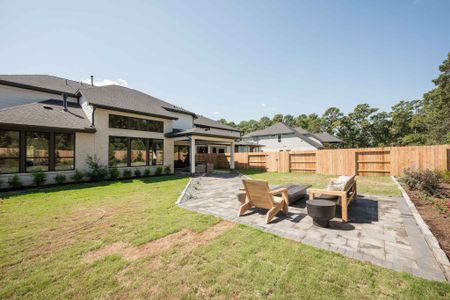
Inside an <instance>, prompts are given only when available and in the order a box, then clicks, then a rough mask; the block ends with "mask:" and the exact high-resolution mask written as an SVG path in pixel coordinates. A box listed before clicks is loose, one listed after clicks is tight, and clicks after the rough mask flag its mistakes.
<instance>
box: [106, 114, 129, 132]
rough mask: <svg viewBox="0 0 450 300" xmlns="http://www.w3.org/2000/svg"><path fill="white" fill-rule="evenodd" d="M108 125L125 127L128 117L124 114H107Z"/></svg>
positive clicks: (126, 126)
mask: <svg viewBox="0 0 450 300" xmlns="http://www.w3.org/2000/svg"><path fill="white" fill-rule="evenodd" d="M109 127H110V128H121V129H127V128H128V118H127V117H125V116H118V115H109Z"/></svg>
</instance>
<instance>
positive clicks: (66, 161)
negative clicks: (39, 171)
mask: <svg viewBox="0 0 450 300" xmlns="http://www.w3.org/2000/svg"><path fill="white" fill-rule="evenodd" d="M73 169H75V135H74V134H71V133H55V171H63V170H73Z"/></svg>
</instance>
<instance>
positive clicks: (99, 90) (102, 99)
mask: <svg viewBox="0 0 450 300" xmlns="http://www.w3.org/2000/svg"><path fill="white" fill-rule="evenodd" d="M80 93H81V95H82V96H84V97H86V99H87V101H88V102H89V104H93V105H95V106H98V107H103V108H110V109H119V110H123V111H128V112H134V113H138V114H146V115H151V116H157V117H162V118H168V119H177V117H176V116H175V115H174V114H172V113H171V112H170V111H168V110H166V109H164V108H163V106H162V105H163V103H166V102H164V101H162V100H159V99H157V98H154V97H152V96H150V95H147V94H144V93H142V92H140V91H138V90H134V89H130V88H126V87H123V86H118V85H107V86H101V87H95V88H87V89H80Z"/></svg>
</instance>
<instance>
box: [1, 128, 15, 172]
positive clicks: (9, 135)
mask: <svg viewBox="0 0 450 300" xmlns="http://www.w3.org/2000/svg"><path fill="white" fill-rule="evenodd" d="M18 172H19V132H18V131H8V130H0V173H1V174H4V173H18Z"/></svg>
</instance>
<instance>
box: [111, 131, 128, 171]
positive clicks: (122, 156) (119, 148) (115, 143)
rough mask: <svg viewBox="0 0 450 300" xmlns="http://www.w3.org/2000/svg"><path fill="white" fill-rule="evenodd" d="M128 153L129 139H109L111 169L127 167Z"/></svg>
mask: <svg viewBox="0 0 450 300" xmlns="http://www.w3.org/2000/svg"><path fill="white" fill-rule="evenodd" d="M127 152H128V139H127V138H126V137H113V136H111V137H109V160H108V165H109V166H110V167H126V166H127V160H128V156H127Z"/></svg>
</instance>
